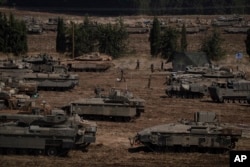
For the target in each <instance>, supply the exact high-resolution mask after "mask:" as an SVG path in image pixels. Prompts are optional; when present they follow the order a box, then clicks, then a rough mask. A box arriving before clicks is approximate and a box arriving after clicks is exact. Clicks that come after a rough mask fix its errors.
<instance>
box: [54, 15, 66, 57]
mask: <svg viewBox="0 0 250 167" xmlns="http://www.w3.org/2000/svg"><path fill="white" fill-rule="evenodd" d="M56 51H57V52H60V53H64V52H65V51H66V32H65V26H64V21H63V19H62V18H58V23H57V36H56Z"/></svg>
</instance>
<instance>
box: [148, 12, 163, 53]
mask: <svg viewBox="0 0 250 167" xmlns="http://www.w3.org/2000/svg"><path fill="white" fill-rule="evenodd" d="M149 41H150V53H151V55H152V57H156V56H157V55H158V54H159V53H160V49H161V28H160V22H159V20H158V19H157V18H156V17H155V18H154V20H153V27H152V28H151V30H150V35H149Z"/></svg>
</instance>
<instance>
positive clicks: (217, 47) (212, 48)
mask: <svg viewBox="0 0 250 167" xmlns="http://www.w3.org/2000/svg"><path fill="white" fill-rule="evenodd" d="M222 42H223V39H222V38H221V36H220V34H219V32H218V31H216V30H214V31H213V33H212V34H211V36H208V37H207V38H205V39H204V41H203V43H202V48H201V50H202V51H203V52H205V53H206V54H207V56H208V57H209V58H210V59H211V60H220V59H222V58H223V57H224V56H225V51H224V50H223V49H222V47H221V44H222Z"/></svg>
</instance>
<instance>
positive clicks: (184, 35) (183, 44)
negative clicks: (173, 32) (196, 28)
mask: <svg viewBox="0 0 250 167" xmlns="http://www.w3.org/2000/svg"><path fill="white" fill-rule="evenodd" d="M187 45H188V44H187V32H186V26H185V25H184V24H183V25H182V29H181V52H186V51H187Z"/></svg>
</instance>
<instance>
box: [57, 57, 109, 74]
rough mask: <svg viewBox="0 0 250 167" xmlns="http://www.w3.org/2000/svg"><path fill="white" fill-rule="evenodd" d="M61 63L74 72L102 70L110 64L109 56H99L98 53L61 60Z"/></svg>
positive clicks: (106, 68)
mask: <svg viewBox="0 0 250 167" xmlns="http://www.w3.org/2000/svg"><path fill="white" fill-rule="evenodd" d="M61 64H63V65H65V66H67V67H68V70H69V71H75V72H104V71H106V70H108V69H109V68H110V67H111V66H112V63H111V57H109V56H100V55H99V53H94V54H90V55H83V56H79V57H76V58H75V59H71V60H66V61H62V62H61Z"/></svg>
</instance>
